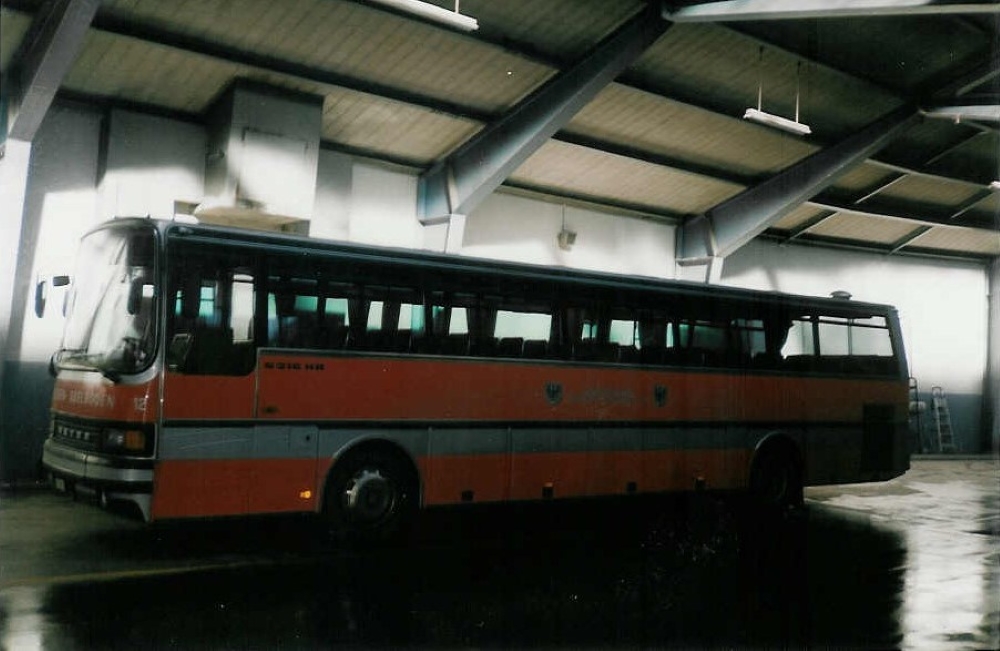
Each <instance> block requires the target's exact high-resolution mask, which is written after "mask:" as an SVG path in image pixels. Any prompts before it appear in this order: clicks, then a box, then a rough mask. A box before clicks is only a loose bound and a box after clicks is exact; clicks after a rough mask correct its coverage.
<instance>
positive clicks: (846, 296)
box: [830, 289, 851, 301]
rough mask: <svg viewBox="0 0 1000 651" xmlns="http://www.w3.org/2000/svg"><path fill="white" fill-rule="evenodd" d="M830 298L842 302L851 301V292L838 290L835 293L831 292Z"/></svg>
mask: <svg viewBox="0 0 1000 651" xmlns="http://www.w3.org/2000/svg"><path fill="white" fill-rule="evenodd" d="M830 298H836V299H840V300H842V301H849V300H851V292H845V291H844V290H842V289H838V290H837V291H835V292H830Z"/></svg>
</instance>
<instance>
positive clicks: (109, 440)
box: [104, 429, 146, 452]
mask: <svg viewBox="0 0 1000 651" xmlns="http://www.w3.org/2000/svg"><path fill="white" fill-rule="evenodd" d="M104 449H105V450H109V451H111V450H124V451H126V452H145V450H146V433H145V432H144V431H142V430H139V429H107V430H104Z"/></svg>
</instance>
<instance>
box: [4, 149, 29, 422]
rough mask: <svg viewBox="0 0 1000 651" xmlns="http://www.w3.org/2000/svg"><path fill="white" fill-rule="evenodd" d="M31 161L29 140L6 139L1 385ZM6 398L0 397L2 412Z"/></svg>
mask: <svg viewBox="0 0 1000 651" xmlns="http://www.w3.org/2000/svg"><path fill="white" fill-rule="evenodd" d="M30 162H31V143H30V142H25V141H23V140H13V139H11V140H7V142H6V143H5V146H4V153H3V157H2V158H0V242H4V243H5V244H4V245H3V248H4V250H3V252H2V253H3V255H0V387H2V386H3V373H4V367H5V366H6V362H7V359H8V351H7V341H8V339H9V338H10V336H9V335H10V326H11V314H12V311H13V306H14V285H15V281H14V279H15V276H16V275H17V274H16V271H17V259H18V256H19V255H20V249H21V224H22V222H23V220H24V197H25V195H26V193H27V188H28V167H29V164H30ZM3 402H4V401H3V400H0V413H2V410H3ZM0 418H2V417H0ZM0 422H2V420H0Z"/></svg>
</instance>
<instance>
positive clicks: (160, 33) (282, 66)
mask: <svg viewBox="0 0 1000 651" xmlns="http://www.w3.org/2000/svg"><path fill="white" fill-rule="evenodd" d="M3 4H4V6H5V7H10V6H12V5H14V6H18V7H21V8H22V10H23V8H24V7H28V6H30V7H32V9H34V7H35V6H36V4H37V3H30V2H26V1H25V0H4V2H3ZM29 13H30V12H29ZM98 23H99V24H98ZM94 28H95V29H101V28H107V29H105V31H108V32H110V33H112V34H118V35H120V36H125V37H132V38H137V39H140V40H145V41H149V42H153V43H157V44H159V45H163V46H166V47H171V48H174V49H179V50H183V51H187V52H191V53H194V54H202V55H205V56H208V57H212V58H216V59H220V60H225V61H230V62H232V63H236V64H239V65H243V66H248V67H256V68H260V69H262V70H265V71H270V72H275V73H277V74H282V75H287V76H290V77H294V78H298V79H302V80H307V81H313V82H316V83H322V84H328V85H334V86H338V87H343V88H346V89H349V90H354V91H357V92H363V93H367V94H370V95H373V96H376V97H380V98H383V99H385V100H388V101H398V102H401V103H405V104H411V105H414V106H417V107H423V108H426V109H428V110H433V111H438V112H441V113H444V114H447V115H452V116H454V117H458V118H463V119H467V120H472V121H475V122H479V123H482V124H487V123H489V122H492V121H493V120H495V119H497V117H499V116H498V115H496V114H493V113H491V112H487V111H479V110H476V109H470V108H469V107H468V106H466V105H463V104H461V103H456V102H448V101H442V100H441V99H440V98H438V97H434V96H429V95H421V94H419V93H412V92H410V91H406V90H404V89H401V88H399V87H395V86H389V85H378V84H372V83H371V82H370V81H369V80H363V79H358V78H354V77H351V76H346V75H341V74H339V73H334V72H331V71H329V70H325V69H319V68H312V67H308V66H303V65H301V64H297V63H295V62H292V61H288V60H286V59H281V58H277V57H268V56H262V55H259V54H257V53H255V52H245V51H241V50H238V49H234V48H229V47H224V46H219V45H218V44H217V43H212V42H205V41H198V40H197V39H191V38H189V37H185V36H183V35H180V34H175V33H173V32H171V31H169V30H160V29H157V28H153V27H151V26H149V25H143V24H141V23H137V22H136V21H121V20H118V19H108V18H106V17H104V18H102V14H101V12H98V17H97V19H95V25H94ZM726 29H733V28H732V27H728V26H727V27H726ZM734 31H737V30H734ZM150 34H152V35H153V36H155V37H157V38H147V36H148V35H150ZM484 35H485V34H482V33H481V34H478V35H477V37H476V38H475V40H476V41H477V42H480V43H483V42H484V40H485V41H486V42H487V44H490V43H489V39H483V38H481V36H484ZM455 36H456V37H458V35H457V34H456V35H455ZM744 36H746V37H747V38H755V39H756V38H757V37H754V36H752V35H751V36H747V35H745V34H744ZM462 37H463V38H469V37H467V36H462ZM157 39H159V40H157ZM757 40H760V39H757ZM493 44H494V45H495V46H496V47H500V48H502V49H503V50H504V51H507V52H511V53H515V54H518V55H521V56H525V57H526V58H529V59H532V60H535V61H536V62H541V63H545V64H547V65H550V66H551V67H553V68H555V69H556V70H557V71H558V70H560V69H562V68H563V67H565V65H567V64H566V62H560V61H556V60H555V59H553V58H552V57H550V56H547V55H543V54H541V53H539V52H538V50H537V48H533V47H532V46H530V45H527V44H519V43H516V42H513V41H512V40H510V39H502V42H500V41H499V40H498V42H496V43H493ZM189 46H193V49H192V47H189ZM522 48H523V49H522ZM795 56H799V55H798V54H795ZM820 65H824V67H826V68H829V69H831V70H837V69H836V68H835V67H831V66H829V65H827V64H820ZM838 72H841V73H842V74H844V75H846V76H849V77H852V78H856V79H862V77H859V76H858V75H855V74H853V73H848V72H844V71H838ZM969 79H970V81H966V85H969V84H972V85H971V86H970V88H976V87H979V86H981V85H982V84H984V83H987V82H988V81H990V78H989V76H988V74H987V75H982V74H981V75H980V76H978V77H977V76H975V75H969ZM974 82H975V83H974ZM616 83H619V84H621V85H623V86H630V87H633V88H638V89H639V90H643V91H646V92H651V93H652V94H654V95H656V96H658V97H661V98H663V99H665V100H669V101H674V102H679V103H682V104H685V105H688V106H691V107H693V108H697V109H702V110H707V111H710V112H712V113H715V114H718V115H724V116H726V117H731V118H732V119H733V120H738V118H736V117H733V116H730V115H729V114H728V110H725V109H724V108H723V107H711V106H708V107H706V106H704V105H703V103H700V102H698V98H678V97H677V96H675V95H674V94H673V93H667V92H665V91H664V90H663V89H651V88H648V87H643V85H642V83H641V82H636V81H634V80H632V79H629V76H628V75H627V74H626V75H625V76H624V78H620V79H619V81H618V82H616ZM876 87H878V85H876ZM883 90H885V89H883ZM887 92H890V93H891V94H893V95H897V94H898V93H896V92H895V91H887ZM966 124H968V125H969V126H972V127H974V128H977V129H980V130H981V131H992V129H989V127H983V126H982V125H978V124H974V123H966ZM555 139H556V140H561V141H564V142H569V143H572V144H577V145H580V146H584V147H589V148H592V149H597V150H600V151H605V152H607V153H610V154H614V155H622V156H627V157H630V158H635V159H639V160H644V161H646V162H649V163H652V164H656V165H662V166H665V167H670V168H674V169H679V170H681V171H688V172H690V173H694V174H700V175H702V176H705V177H709V178H714V179H717V180H726V181H730V182H740V181H742V182H743V183H744V184H746V185H749V184H752V183H756V182H759V181H760V179H750V178H743V179H735V178H734V174H733V172H732V171H731V170H725V169H721V168H714V167H713V166H710V165H708V166H706V165H702V164H695V163H693V162H690V161H684V160H682V159H678V158H674V157H670V156H665V155H662V154H658V153H653V152H648V151H645V150H639V149H636V148H634V147H629V146H628V145H624V144H619V143H611V142H602V141H600V140H597V139H594V138H590V137H588V136H579V135H573V134H568V133H559V134H557V135H556V137H555ZM965 142H967V140H964V139H963V141H962V142H961V143H959V144H958V145H956V147H957V146H961V145H962V144H965ZM324 146H325V147H326V148H331V149H337V150H341V151H346V150H349V149H350V147H347V146H343V147H342V146H339V145H337V144H332V145H330V146H327V144H324ZM352 152H356V153H357V155H361V156H367V157H369V158H377V159H381V158H384V156H383V154H382V153H381V152H377V151H361V150H352ZM943 155H944V153H941V152H939V153H938V154H937V155H935V156H934V157H932V158H931V159H930V160H928V161H927V162H926V163H924V165H923V166H918V167H919V168H918V169H914V167H913V166H912V165H900V164H898V163H894V162H887V161H879V160H876V159H868V161H867V164H870V165H875V166H879V167H882V168H884V169H887V170H890V171H894V172H896V173H897V174H916V175H920V176H924V177H927V178H933V179H938V180H942V181H947V182H952V183H961V184H970V185H974V186H977V187H982V186H981V184H979V183H976V182H973V181H970V180H968V179H963V178H960V177H957V176H955V175H948V174H938V173H934V172H931V171H929V170H927V169H925V167H926V166H928V165H930V164H932V163H934V162H936V161H937V160H939V159H940V157H941V156H943ZM415 163H416V161H412V160H403V161H402V162H401V163H400V164H403V165H407V166H412V165H414V164H415ZM417 164H419V163H417ZM509 187H521V189H525V190H528V191H540V192H544V193H546V194H548V195H560V191H558V190H553V189H551V188H531V187H528V186H524V185H523V184H522V185H521V186H516V185H515V184H509ZM990 194H991V193H989V192H985V193H984V192H981V193H979V194H978V195H977V197H974V199H975V201H973V200H972V199H970V202H971V204H964V205H963V207H961V210H960V212H958V213H956V214H953V215H951V217H950V218H948V221H946V222H942V221H941V220H940V219H939V218H938V217H933V216H932V217H930V218H929V220H930V221H928V219H924V220H921V218H920V217H917V218H914V217H912V216H910V215H909V212H908V214H907V215H905V216H904V215H897V214H891V210H892V208H891V207H889V208H887V210H889V211H890V213H884V212H881V211H880V210H876V211H872V212H869V213H867V214H869V215H870V216H873V217H889V218H898V219H907V220H911V221H918V222H920V221H925V222H926V223H933V224H939V223H946V224H950V225H969V226H973V227H980V226H978V225H977V223H975V222H968V223H965V221H964V220H957V221H961V223H956V221H953V220H954V219H955V218H956V217H960V216H961V215H963V214H964V213H965V212H967V211H968V210H969V209H970V208H971V207H973V206H974V205H975V204H978V203H979V202H981V201H983V200H984V199H986V198H987V197H989V196H990ZM562 196H564V198H567V199H571V200H572V199H574V198H576V197H574V196H571V193H565V192H563V193H562ZM868 198H870V196H866V197H865V199H868ZM820 199H822V197H820ZM583 200H585V201H591V202H594V203H601V204H603V205H608V206H612V205H613V204H614V203H616V204H617V205H614V206H613V207H621V208H627V206H625V205H624V204H623V203H622V202H620V201H617V202H616V201H614V200H607V201H606V200H604V198H590V199H587V198H584V199H583ZM807 203H811V204H812V205H822V204H816V203H814V202H807ZM634 209H635V210H637V211H640V212H642V213H645V214H649V213H651V212H652V213H654V214H655V213H656V210H655V208H654V209H653V210H651V209H650V207H649V206H635V207H634ZM831 214H835V213H831ZM658 216H660V217H663V218H665V219H677V218H683V217H684V215H680V216H678V215H673V214H669V211H662V212H661V214H659V215H658ZM925 217H926V216H925ZM979 221H981V220H979ZM920 228H923V226H921V227H920ZM805 230H808V229H805ZM802 235H808V234H807V233H805V232H804V230H803V231H802V232H801V233H800V235H799V236H802ZM799 236H797V237H799Z"/></svg>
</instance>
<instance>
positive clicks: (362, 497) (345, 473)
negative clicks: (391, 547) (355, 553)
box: [324, 449, 417, 542]
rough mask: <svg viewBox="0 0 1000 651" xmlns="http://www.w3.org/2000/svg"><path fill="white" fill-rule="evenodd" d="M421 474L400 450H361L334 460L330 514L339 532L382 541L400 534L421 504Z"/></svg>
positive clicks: (329, 488) (349, 538)
mask: <svg viewBox="0 0 1000 651" xmlns="http://www.w3.org/2000/svg"><path fill="white" fill-rule="evenodd" d="M416 492H417V491H416V479H415V477H414V473H413V471H412V470H411V469H410V467H409V463H408V462H407V461H406V460H404V459H402V458H400V456H399V455H398V454H391V453H387V452H384V451H382V450H377V449H376V450H361V451H358V452H355V453H352V454H350V455H349V456H348V457H347V458H345V459H343V460H341V461H340V462H339V463H338V464H337V465H336V466H334V469H333V472H332V473H331V475H330V478H329V480H328V482H327V490H326V500H325V505H324V511H325V515H326V517H327V520H328V522H329V524H330V526H331V532H332V533H333V535H334V537H335V538H337V539H339V540H343V541H347V542H353V541H357V542H379V541H386V540H390V539H392V538H395V537H397V536H398V535H401V534H402V533H403V532H404V531H405V529H407V528H408V526H409V524H410V523H411V521H412V519H413V515H414V512H415V510H416Z"/></svg>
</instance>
